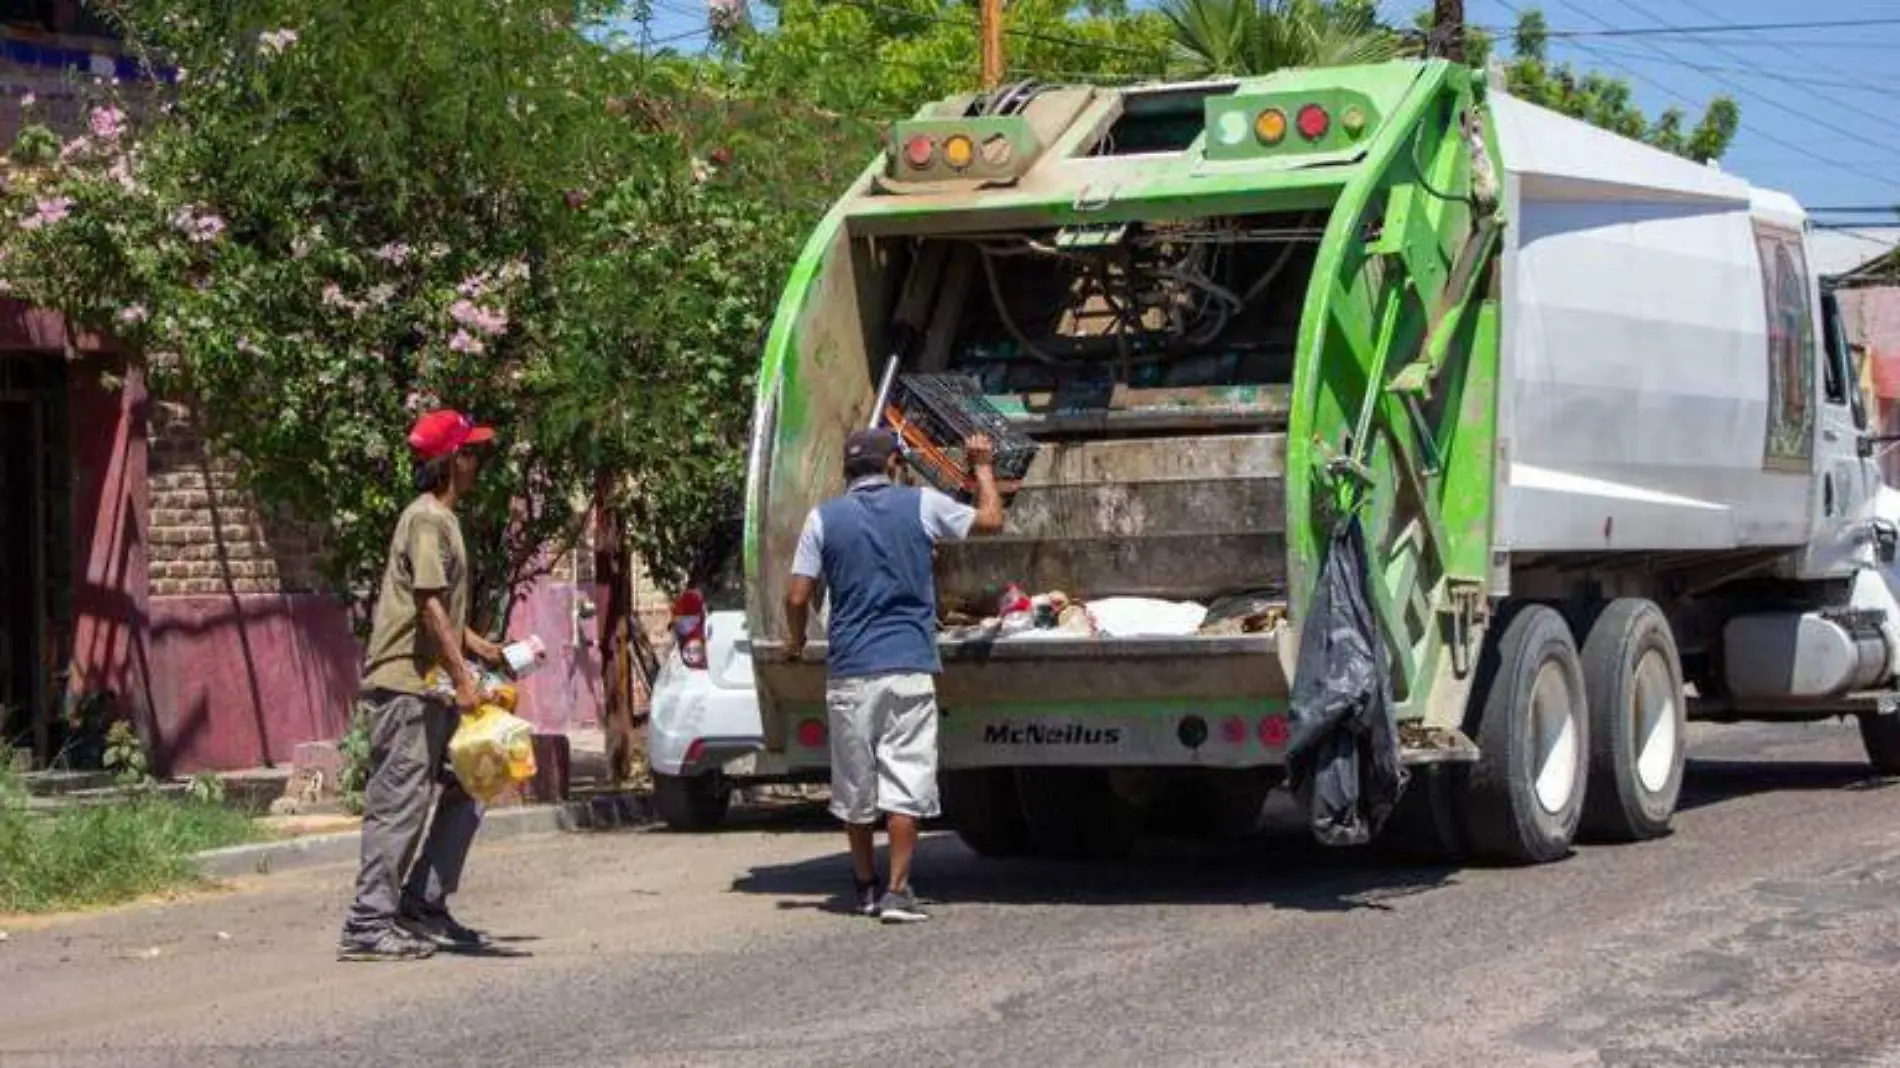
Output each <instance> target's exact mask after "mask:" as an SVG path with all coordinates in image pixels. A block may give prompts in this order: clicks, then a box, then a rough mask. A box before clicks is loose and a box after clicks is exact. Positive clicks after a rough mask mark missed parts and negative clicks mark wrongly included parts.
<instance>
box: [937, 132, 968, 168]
mask: <svg viewBox="0 0 1900 1068" xmlns="http://www.w3.org/2000/svg"><path fill="white" fill-rule="evenodd" d="M974 159H976V146H975V145H973V144H971V143H970V139H969V138H967V137H965V136H963V135H962V134H952V135H951V136H950V137H948V138H947V139H945V140H944V143H943V161H944V162H945V163H948V164H949V165H950V167H951V169H952V170H959V171H960V170H962V169H963V168H965V167H968V166H969V165H970V163H971V161H972V160H974Z"/></svg>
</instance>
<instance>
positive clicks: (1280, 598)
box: [944, 585, 1286, 641]
mask: <svg viewBox="0 0 1900 1068" xmlns="http://www.w3.org/2000/svg"><path fill="white" fill-rule="evenodd" d="M1285 617H1286V598H1285V596H1284V595H1283V594H1281V593H1280V592H1278V591H1250V592H1246V593H1239V594H1233V595H1229V596H1225V597H1221V598H1218V599H1216V600H1215V601H1213V602H1212V603H1211V604H1201V603H1199V602H1197V601H1164V600H1160V599H1157V598H1151V597H1104V598H1101V599H1100V600H1093V601H1087V602H1083V601H1080V600H1077V599H1075V598H1072V597H1070V596H1069V595H1068V594H1066V593H1063V592H1062V591H1060V590H1055V591H1051V592H1049V593H1041V594H1036V595H1034V596H1031V595H1030V594H1028V593H1026V592H1024V591H1023V589H1022V587H1020V586H1016V585H1011V586H1010V587H1009V588H1008V589H1006V590H1005V591H1004V592H1003V595H1002V597H1001V598H999V599H998V601H997V606H996V614H995V615H993V616H988V617H986V618H983V619H976V618H973V617H971V616H970V615H968V614H966V613H961V612H949V613H946V614H945V616H944V626H945V629H946V631H947V633H948V635H949V636H950V637H952V638H956V639H961V640H969V639H989V640H995V641H1038V640H1062V639H1070V640H1072V639H1076V638H1177V637H1187V636H1190V635H1208V636H1221V635H1234V634H1258V633H1261V632H1264V631H1269V630H1272V629H1273V628H1274V627H1275V626H1277V625H1278V624H1279V622H1280V621H1281V620H1282V619H1284V618H1285Z"/></svg>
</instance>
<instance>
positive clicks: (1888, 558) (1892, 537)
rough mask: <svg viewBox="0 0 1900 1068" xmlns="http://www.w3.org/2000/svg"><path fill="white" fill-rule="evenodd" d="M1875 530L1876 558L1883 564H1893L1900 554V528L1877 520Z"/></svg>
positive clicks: (1874, 525)
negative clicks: (1896, 556)
mask: <svg viewBox="0 0 1900 1068" xmlns="http://www.w3.org/2000/svg"><path fill="white" fill-rule="evenodd" d="M1873 528H1874V556H1875V558H1876V559H1878V560H1879V561H1880V562H1881V563H1883V564H1891V563H1893V561H1894V557H1895V555H1896V554H1897V553H1900V527H1896V526H1894V525H1893V524H1892V523H1889V522H1888V521H1886V520H1885V519H1876V520H1874V521H1873Z"/></svg>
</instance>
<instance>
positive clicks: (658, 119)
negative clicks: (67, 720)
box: [0, 0, 870, 604]
mask: <svg viewBox="0 0 1900 1068" xmlns="http://www.w3.org/2000/svg"><path fill="white" fill-rule="evenodd" d="M111 13H112V15H113V17H114V18H115V19H117V20H118V21H119V22H120V23H121V24H122V26H123V31H124V34H125V36H126V39H127V41H128V43H129V44H130V46H131V47H132V48H134V49H135V50H136V51H137V52H138V53H139V54H141V55H144V56H148V57H153V60H152V66H153V67H154V69H156V68H158V67H159V66H160V64H159V62H158V60H157V59H156V57H161V56H162V57H165V58H164V65H165V66H171V67H175V68H176V69H177V77H176V85H175V86H174V87H173V88H172V89H171V90H170V91H168V92H167V93H165V94H164V95H163V96H162V97H156V98H153V99H151V100H150V101H148V106H144V107H142V108H140V107H130V106H128V105H127V104H126V103H125V102H123V101H121V100H120V99H118V93H119V90H118V89H117V88H116V87H114V86H112V85H109V84H103V83H95V84H93V85H91V86H90V87H89V90H90V91H91V92H92V93H93V94H94V96H95V97H96V99H95V100H94V102H93V105H92V108H91V111H90V116H89V122H90V129H89V130H88V131H87V132H86V133H84V134H83V135H82V136H79V137H75V138H72V139H70V140H68V141H66V142H64V143H61V141H60V139H59V138H58V137H56V136H54V135H53V134H52V133H51V132H50V131H47V130H46V129H44V128H40V127H29V128H28V129H27V130H25V131H23V133H22V134H21V136H20V138H19V139H18V141H17V142H16V144H15V145H14V146H13V152H12V155H13V159H12V161H11V162H10V163H9V164H8V166H7V172H6V179H7V182H6V185H5V191H4V193H0V256H4V263H5V268H4V275H5V280H6V284H7V285H8V286H9V288H10V289H11V290H12V291H13V292H15V293H16V294H17V295H19V296H22V297H24V298H26V299H29V300H32V301H34V302H37V303H40V304H43V305H47V306H50V307H54V308H57V309H59V310H61V311H63V312H65V313H66V314H68V315H69V316H70V317H71V318H72V319H74V320H75V321H76V322H78V323H81V324H84V325H86V326H90V327H93V328H95V329H100V330H105V331H109V332H111V333H114V334H116V335H118V336H120V337H121V338H123V339H124V340H126V341H127V342H128V344H129V345H131V346H132V347H133V349H134V350H135V351H136V352H138V353H140V354H141V358H142V363H143V365H144V368H145V371H146V373H147V374H148V376H149V377H150V379H151V381H152V384H153V386H154V388H155V389H156V390H157V391H159V392H160V393H161V394H165V395H172V396H178V397H183V398H188V399H189V400H191V401H192V402H193V403H194V405H195V407H196V409H197V411H198V412H199V413H201V415H202V416H203V418H205V419H206V420H207V421H208V424H209V426H208V429H209V430H210V432H211V434H212V435H213V437H214V439H215V440H216V441H217V442H219V443H220V444H222V445H223V446H225V447H226V448H227V449H228V450H229V451H230V452H231V453H232V454H233V455H235V456H236V457H237V458H238V459H239V460H240V462H241V464H242V467H243V471H244V474H245V475H246V477H247V479H248V481H249V482H250V484H251V485H252V486H253V487H254V488H255V489H256V490H257V491H258V492H259V494H260V495H261V497H262V498H263V499H264V500H265V501H266V502H267V503H269V504H271V505H273V506H275V507H281V508H284V509H287V510H289V511H292V512H294V513H296V514H298V515H300V516H304V517H309V518H314V519H318V520H321V521H322V522H323V523H324V524H325V525H326V527H327V528H328V532H329V549H330V564H331V566H332V571H333V576H334V578H335V579H336V581H337V584H338V588H339V589H340V590H342V591H345V592H347V593H350V594H353V595H355V596H356V597H358V598H364V597H367V596H369V595H372V594H373V592H374V588H375V582H376V579H377V577H378V571H379V569H380V566H381V560H382V556H383V551H384V549H385V546H386V542H387V538H388V532H389V529H390V527H391V524H392V521H393V518H394V515H395V513H396V511H398V510H399V509H400V508H401V507H402V505H403V504H404V503H405V502H406V500H407V499H408V498H409V497H410V496H411V495H412V492H413V491H412V488H411V483H410V473H409V470H408V459H407V453H406V449H405V448H404V446H403V444H402V441H403V434H404V431H405V430H406V428H407V425H408V424H409V422H410V421H411V420H412V419H413V418H414V416H415V414H416V413H417V412H418V411H421V410H423V409H426V408H428V407H431V406H434V405H436V404H446V405H449V406H452V407H456V408H460V409H463V410H466V411H470V412H472V413H474V414H475V415H476V416H477V417H479V418H481V419H483V420H484V421H492V422H494V423H495V424H496V425H497V426H498V427H499V428H500V430H501V438H502V445H501V448H500V449H499V451H498V455H497V456H496V458H495V460H494V461H493V463H492V464H491V467H490V470H489V472H488V477H487V479H486V480H485V486H484V493H483V495H482V496H481V497H480V499H478V500H476V501H472V502H470V505H469V508H468V510H467V512H466V513H465V519H464V523H465V527H466V529H467V531H468V535H469V537H468V540H469V544H470V547H471V551H472V553H473V554H474V556H475V563H476V577H477V581H478V586H479V587H481V590H482V593H483V603H484V604H493V603H495V602H494V601H493V600H492V599H490V598H492V597H493V595H495V594H496V593H498V592H500V591H502V590H503V589H511V588H514V587H516V586H517V585H518V584H519V583H520V582H522V581H524V580H525V579H527V578H529V577H531V576H532V575H534V574H535V573H536V572H537V570H538V569H540V568H542V567H544V566H545V564H546V562H547V560H548V558H549V550H550V548H559V547H561V546H563V545H564V544H566V543H568V542H569V541H571V539H572V537H573V536H574V534H575V533H576V532H577V531H578V529H579V526H578V515H579V512H578V508H577V506H579V505H582V504H584V503H585V502H586V501H588V500H589V499H590V498H591V497H592V496H593V494H594V493H595V492H596V490H597V489H601V488H604V489H605V490H606V491H607V493H608V496H609V497H610V498H612V500H611V501H610V503H614V504H616V505H618V506H620V507H621V508H623V509H624V510H626V511H627V512H628V513H630V514H632V515H633V516H635V517H637V518H638V520H639V522H637V523H635V524H633V525H632V527H631V528H630V531H629V533H630V535H631V537H632V539H633V541H634V542H635V546H636V548H638V549H640V550H642V551H644V552H646V553H647V554H648V560H649V563H650V564H651V565H652V566H653V567H654V569H655V571H656V572H657V574H658V575H659V576H660V577H662V578H663V579H666V578H677V577H678V576H679V575H680V573H681V572H682V571H683V569H684V568H685V567H686V566H687V563H688V561H689V560H690V558H691V552H690V547H691V546H692V545H693V544H694V543H695V541H696V540H697V537H698V535H699V533H700V530H699V529H698V528H699V526H700V525H702V524H703V523H704V522H705V521H706V519H707V517H708V516H709V515H712V514H715V513H717V512H719V511H720V510H721V507H722V506H721V505H720V504H719V503H717V502H718V501H719V499H721V498H722V496H723V497H725V498H727V499H729V498H730V490H731V487H732V486H733V485H734V484H735V483H736V482H737V481H738V478H739V471H740V469H741V462H742V453H743V448H744V430H745V427H746V419H747V413H748V412H749V407H750V399H751V398H750V393H749V376H750V374H751V373H752V368H753V366H754V364H755V362H756V357H757V350H756V346H757V341H758V337H759V335H760V333H761V331H762V329H763V327H764V325H765V323H766V322H767V320H768V317H769V315H770V311H771V307H772V299H773V297H774V296H775V295H776V294H775V291H774V290H775V287H776V285H777V283H778V280H779V278H780V277H781V276H782V272H783V270H784V268H785V266H786V265H787V264H788V263H789V259H790V257H791V255H792V254H793V253H794V252H795V251H796V248H797V245H798V241H799V238H800V236H801V235H802V233H803V232H804V231H805V230H806V229H808V227H809V225H810V224H811V222H812V221H813V220H814V219H815V218H816V215H817V213H818V212H820V211H822V210H823V207H824V206H825V205H826V203H827V202H828V201H829V200H830V199H831V198H832V197H833V196H834V195H835V194H836V192H837V190H838V188H839V187H840V186H841V185H842V184H843V182H844V181H846V180H847V178H848V176H849V175H850V174H851V173H854V172H855V171H856V170H857V169H858V168H859V167H860V166H861V165H862V161H863V154H864V149H863V147H862V146H864V145H866V144H868V143H869V140H870V132H869V130H868V129H866V128H864V127H861V126H857V125H854V124H851V123H849V122H844V121H841V120H838V119H836V118H833V117H827V116H824V115H821V114H819V113H817V112H816V111H814V110H813V109H811V108H809V107H806V106H803V105H797V104H791V103H785V102H778V101H773V102H768V103H760V102H756V101H744V100H736V99H732V98H730V97H729V96H724V95H721V94H720V93H718V92H717V91H715V90H716V87H715V86H713V85H712V83H710V82H708V81H707V80H706V79H703V78H702V77H700V76H699V73H698V72H696V71H695V70H693V69H691V68H690V67H688V66H687V65H685V64H683V63H682V62H680V61H668V62H654V61H650V60H646V59H643V58H642V57H639V56H637V55H629V54H625V53H619V52H616V51H614V50H612V49H611V48H608V47H605V46H603V45H600V44H598V43H595V42H594V41H592V40H590V39H589V38H588V37H586V36H584V35H583V34H581V33H579V32H576V18H577V16H578V18H579V21H580V23H581V24H583V25H585V24H587V23H589V22H590V20H592V19H593V18H595V17H596V16H600V15H604V14H606V11H605V10H604V9H602V8H594V7H589V6H587V5H581V6H580V7H579V8H578V9H577V7H576V5H575V4H573V3H571V2H567V3H562V2H554V0H328V2H323V3H318V2H315V0H257V2H253V3H249V4H245V5H231V4H226V3H223V2H222V0H139V2H138V3H135V4H134V3H126V4H124V5H122V6H116V7H114V8H112V9H111ZM603 473H604V474H606V475H607V476H608V477H606V478H601V477H600V476H601V475H603Z"/></svg>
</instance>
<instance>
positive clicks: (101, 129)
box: [87, 107, 125, 142]
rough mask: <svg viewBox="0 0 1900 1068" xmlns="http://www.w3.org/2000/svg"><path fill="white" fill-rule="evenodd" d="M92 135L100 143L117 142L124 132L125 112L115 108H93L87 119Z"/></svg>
mask: <svg viewBox="0 0 1900 1068" xmlns="http://www.w3.org/2000/svg"><path fill="white" fill-rule="evenodd" d="M87 125H88V126H89V127H90V128H91V129H92V135H93V136H94V137H97V138H98V139H99V140H101V141H107V142H111V141H117V140H118V139H119V135H120V134H123V133H124V132H125V112H123V111H120V110H119V109H118V108H115V107H103V108H93V109H92V115H91V116H89V117H88V119H87Z"/></svg>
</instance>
